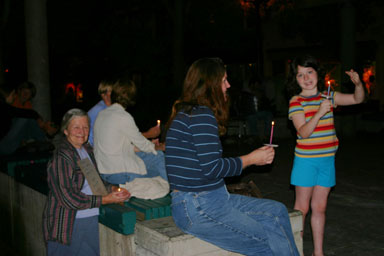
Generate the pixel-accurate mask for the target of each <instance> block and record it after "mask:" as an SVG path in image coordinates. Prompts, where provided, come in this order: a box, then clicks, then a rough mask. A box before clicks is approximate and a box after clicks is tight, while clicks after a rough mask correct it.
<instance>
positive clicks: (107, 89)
mask: <svg viewBox="0 0 384 256" xmlns="http://www.w3.org/2000/svg"><path fill="white" fill-rule="evenodd" d="M112 85H113V81H108V80H103V81H101V82H100V84H99V88H98V93H99V95H100V97H101V100H100V101H99V102H98V103H97V104H96V105H95V106H93V107H92V108H91V109H90V110H89V111H88V116H89V119H90V121H91V122H90V125H91V127H90V130H89V138H88V142H89V143H90V144H91V145H92V146H93V127H94V125H95V121H96V117H97V115H98V114H99V112H100V111H102V110H104V109H106V108H107V107H109V106H110V105H111V91H112Z"/></svg>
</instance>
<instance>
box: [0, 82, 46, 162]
mask: <svg viewBox="0 0 384 256" xmlns="http://www.w3.org/2000/svg"><path fill="white" fill-rule="evenodd" d="M14 97H15V89H14V88H13V87H12V86H11V85H10V84H2V85H1V86H0V108H1V112H2V113H3V121H2V124H1V126H0V155H9V154H12V153H14V152H16V150H21V147H23V146H26V145H27V144H30V143H33V147H31V148H29V149H28V150H31V151H36V150H39V151H40V150H49V149H51V145H50V143H49V142H48V140H47V137H46V134H45V131H44V129H42V128H41V127H40V125H39V122H42V120H41V117H40V115H39V114H38V113H37V112H36V111H34V110H32V109H21V108H16V107H13V106H12V103H13V101H14Z"/></svg>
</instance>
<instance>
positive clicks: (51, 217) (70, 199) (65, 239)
mask: <svg viewBox="0 0 384 256" xmlns="http://www.w3.org/2000/svg"><path fill="white" fill-rule="evenodd" d="M61 132H62V135H63V138H62V140H61V141H60V143H59V144H58V146H57V148H56V150H55V152H54V153H53V156H52V159H51V161H50V162H49V163H48V166H47V175H48V178H47V180H48V186H49V193H48V196H47V202H46V205H45V209H44V213H43V231H44V239H45V241H46V243H47V254H46V255H48V256H50V255H100V248H99V247H100V246H99V223H98V222H99V221H98V215H99V207H100V206H101V205H102V204H112V203H122V202H124V201H125V200H127V199H128V198H129V196H130V193H129V192H128V191H127V190H125V189H123V188H122V189H120V190H119V189H118V187H116V186H112V185H111V184H107V183H104V185H105V186H106V190H107V191H108V194H106V195H98V194H94V193H93V192H92V188H91V185H92V184H89V183H88V180H87V179H86V177H85V176H84V174H83V172H82V171H81V170H80V167H79V164H78V161H79V160H81V159H85V158H88V159H89V160H90V161H91V163H92V164H93V165H94V167H95V168H96V171H97V165H96V162H95V158H94V155H93V150H92V147H91V146H90V145H89V144H88V143H87V140H88V133H89V118H88V115H87V113H86V112H85V111H83V110H81V109H76V108H74V109H71V110H69V111H67V113H66V114H65V115H64V117H63V121H62V125H61Z"/></svg>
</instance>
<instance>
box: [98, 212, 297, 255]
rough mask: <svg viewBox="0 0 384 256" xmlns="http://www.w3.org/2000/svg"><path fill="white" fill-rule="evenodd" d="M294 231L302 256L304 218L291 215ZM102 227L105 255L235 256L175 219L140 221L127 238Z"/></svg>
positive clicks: (102, 249)
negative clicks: (183, 228)
mask: <svg viewBox="0 0 384 256" xmlns="http://www.w3.org/2000/svg"><path fill="white" fill-rule="evenodd" d="M289 216H290V221H291V225H292V230H293V234H294V238H295V242H296V245H297V247H298V249H299V252H300V255H303V240H302V238H301V235H300V231H301V230H302V215H301V213H300V212H298V211H290V212H289ZM99 227H100V250H101V255H105V256H106V255H136V256H178V255H183V256H235V255H240V254H237V253H232V252H229V251H226V250H223V249H221V248H219V247H217V246H215V245H212V244H210V243H207V242H205V241H203V240H200V239H199V238H196V237H194V236H192V235H188V234H185V233H184V232H182V231H181V230H180V229H179V228H178V227H176V225H175V223H174V222H173V219H172V217H170V216H169V217H164V218H159V219H151V220H145V221H137V222H136V226H135V232H134V234H131V235H123V234H120V233H117V232H115V231H114V230H112V229H110V228H109V227H106V226H104V225H102V224H100V225H99Z"/></svg>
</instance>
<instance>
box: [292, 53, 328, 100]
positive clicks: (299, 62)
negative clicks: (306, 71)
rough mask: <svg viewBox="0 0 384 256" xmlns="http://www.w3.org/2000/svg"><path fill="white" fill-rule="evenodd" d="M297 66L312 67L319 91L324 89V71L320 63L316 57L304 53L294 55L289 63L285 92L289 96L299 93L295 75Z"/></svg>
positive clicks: (299, 89)
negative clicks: (297, 55)
mask: <svg viewBox="0 0 384 256" xmlns="http://www.w3.org/2000/svg"><path fill="white" fill-rule="evenodd" d="M298 66H302V67H306V68H308V67H311V68H313V69H314V70H315V71H316V73H317V79H318V82H317V88H318V90H319V91H322V90H323V89H324V77H325V72H324V69H323V67H322V66H321V65H320V63H319V62H318V61H317V59H316V58H315V57H313V56H311V55H304V56H299V57H296V58H295V59H294V60H293V61H292V62H291V63H290V65H289V73H288V78H287V82H286V85H287V87H286V88H287V92H288V95H289V96H290V97H292V96H294V95H297V94H299V93H300V91H301V88H300V86H299V85H298V83H297V80H296V75H297V71H298Z"/></svg>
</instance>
